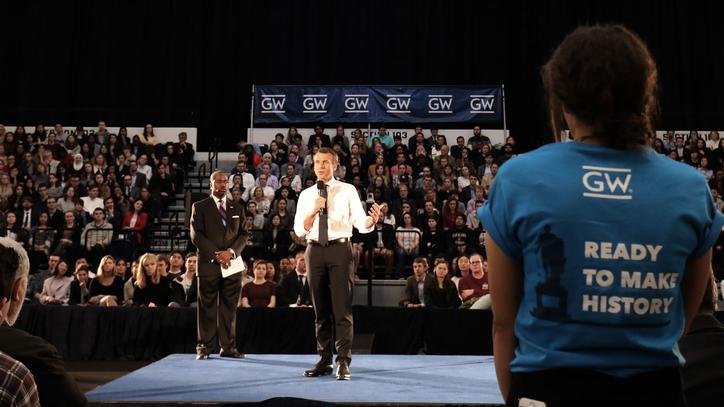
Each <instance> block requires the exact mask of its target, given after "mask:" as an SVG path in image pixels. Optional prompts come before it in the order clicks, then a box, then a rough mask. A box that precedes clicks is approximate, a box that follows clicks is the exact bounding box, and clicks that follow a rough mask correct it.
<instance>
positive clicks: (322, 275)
mask: <svg viewBox="0 0 724 407" xmlns="http://www.w3.org/2000/svg"><path fill="white" fill-rule="evenodd" d="M304 260H305V262H306V264H307V270H308V273H307V274H308V275H309V290H310V292H311V294H312V305H314V315H315V328H316V333H317V352H319V355H320V356H321V357H322V358H324V359H325V360H328V361H330V362H331V361H332V338H333V332H332V322H334V328H335V330H334V336H335V337H336V341H335V348H336V349H337V360H346V361H347V363H349V362H350V361H351V360H352V334H353V321H352V287H353V286H354V259H353V257H352V245H351V244H350V243H349V242H347V243H346V244H334V245H330V246H327V247H322V246H315V245H311V244H310V245H309V246H307V251H306V252H305V253H304Z"/></svg>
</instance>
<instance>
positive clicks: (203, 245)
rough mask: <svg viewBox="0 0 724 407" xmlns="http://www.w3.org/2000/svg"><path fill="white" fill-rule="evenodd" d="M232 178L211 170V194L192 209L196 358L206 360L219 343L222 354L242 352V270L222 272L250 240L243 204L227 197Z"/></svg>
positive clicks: (236, 356) (239, 356) (238, 353)
mask: <svg viewBox="0 0 724 407" xmlns="http://www.w3.org/2000/svg"><path fill="white" fill-rule="evenodd" d="M228 182H229V179H228V177H227V176H226V174H224V173H223V172H221V171H215V172H214V173H213V174H211V196H209V197H208V198H205V199H202V200H200V201H198V202H196V203H194V204H193V207H192V209H191V241H192V242H193V244H194V245H195V246H196V247H197V248H198V279H199V280H198V290H199V291H198V307H197V314H198V343H197V345H196V358H197V359H208V357H209V353H210V352H212V351H213V350H215V349H216V345H217V343H218V344H219V345H220V347H221V350H220V355H221V356H225V357H232V358H239V359H241V358H243V357H244V354H243V353H240V352H239V351H238V350H237V349H236V336H235V335H236V307H237V305H238V303H239V293H240V291H241V273H235V274H232V275H230V276H227V277H223V276H222V275H221V267H222V266H223V267H225V268H226V267H228V266H229V264H230V262H231V260H232V259H233V258H235V257H236V256H239V255H241V252H242V250H244V246H245V245H246V239H247V234H246V231H245V229H244V227H243V225H244V219H245V216H244V207H243V206H241V205H236V204H233V203H231V201H229V200H227V199H226V190H227V185H228ZM219 296H220V297H221V298H219ZM217 302H218V303H217ZM217 311H218V312H217ZM217 315H218V318H217Z"/></svg>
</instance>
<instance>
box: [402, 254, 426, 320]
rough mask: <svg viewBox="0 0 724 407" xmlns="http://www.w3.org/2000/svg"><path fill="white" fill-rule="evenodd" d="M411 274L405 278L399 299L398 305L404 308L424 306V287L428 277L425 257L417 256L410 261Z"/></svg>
mask: <svg viewBox="0 0 724 407" xmlns="http://www.w3.org/2000/svg"><path fill="white" fill-rule="evenodd" d="M412 272H413V274H412V275H411V276H410V277H408V278H407V284H405V294H404V296H403V297H402V299H401V300H400V306H401V307H405V308H419V307H424V306H425V296H424V287H425V282H426V280H427V279H428V276H427V258H425V257H417V258H415V260H413V261H412ZM430 279H432V277H430Z"/></svg>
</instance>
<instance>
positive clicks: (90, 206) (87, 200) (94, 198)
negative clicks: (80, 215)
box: [80, 185, 103, 214]
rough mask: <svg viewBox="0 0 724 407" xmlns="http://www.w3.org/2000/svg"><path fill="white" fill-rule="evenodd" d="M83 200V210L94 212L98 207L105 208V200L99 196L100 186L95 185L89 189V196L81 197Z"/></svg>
mask: <svg viewBox="0 0 724 407" xmlns="http://www.w3.org/2000/svg"><path fill="white" fill-rule="evenodd" d="M80 200H81V201H83V210H84V211H86V212H88V213H89V214H92V213H93V211H94V210H95V209H96V208H101V209H103V200H102V199H101V198H99V197H98V186H97V185H93V186H92V187H90V189H88V196H84V197H83V198H80Z"/></svg>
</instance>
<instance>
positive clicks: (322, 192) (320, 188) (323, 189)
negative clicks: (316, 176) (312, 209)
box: [317, 181, 327, 215]
mask: <svg viewBox="0 0 724 407" xmlns="http://www.w3.org/2000/svg"><path fill="white" fill-rule="evenodd" d="M317 192H318V193H319V196H321V197H322V198H324V199H327V186H326V185H324V181H317ZM324 210H325V208H319V214H320V215H322V214H324Z"/></svg>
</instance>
